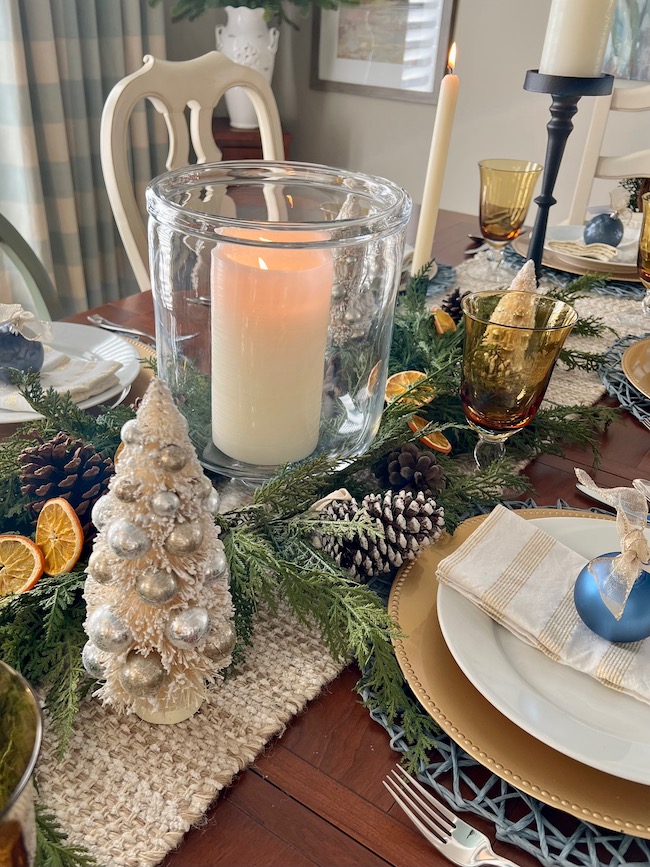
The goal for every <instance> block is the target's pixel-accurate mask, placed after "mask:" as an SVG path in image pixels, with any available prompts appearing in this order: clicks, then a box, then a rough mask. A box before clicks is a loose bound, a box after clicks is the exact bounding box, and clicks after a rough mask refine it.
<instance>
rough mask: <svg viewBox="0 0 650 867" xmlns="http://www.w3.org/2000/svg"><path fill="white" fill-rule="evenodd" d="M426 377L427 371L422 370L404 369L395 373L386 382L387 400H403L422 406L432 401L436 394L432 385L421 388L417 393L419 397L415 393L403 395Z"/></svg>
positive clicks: (412, 404) (389, 401)
mask: <svg viewBox="0 0 650 867" xmlns="http://www.w3.org/2000/svg"><path fill="white" fill-rule="evenodd" d="M426 378H427V375H426V373H422V372H421V371H420V370H402V371H401V372H400V373H394V374H393V375H392V376H389V377H388V380H387V382H386V400H387V401H388V403H392V402H393V401H394V400H401V401H403V402H405V403H409V404H411V406H422V405H423V404H425V403H431V401H432V400H433V398H434V397H435V396H436V394H435V391H434V390H433V388H432V387H431V386H430V385H429V386H426V387H423V388H421V389H419V390H418V391H417V392H416V393H415V394H417V397H415V395H409V396H408V397H402V395H403V394H404V392H406V391H408V390H409V388H412V387H413V386H414V385H417V383H418V382H420V381H421V380H423V379H426Z"/></svg>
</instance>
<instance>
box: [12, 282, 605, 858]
mask: <svg viewBox="0 0 650 867" xmlns="http://www.w3.org/2000/svg"><path fill="white" fill-rule="evenodd" d="M593 283H594V281H593V280H591V279H590V278H581V279H580V280H576V281H575V282H574V283H573V284H571V286H569V287H567V288H566V289H563V290H560V292H559V293H557V294H561V295H562V296H563V298H564V300H571V299H573V300H575V298H576V297H580V295H581V294H585V293H586V292H588V291H589V289H590V288H591V287H592V286H593ZM427 286H428V281H427V280H426V278H425V269H423V270H422V271H421V272H420V273H419V274H418V275H416V276H415V277H414V278H413V279H412V280H411V281H410V284H409V286H408V288H407V291H406V292H405V293H403V295H402V296H401V300H400V304H399V307H398V310H397V314H396V321H395V330H394V339H393V346H392V351H391V357H390V364H389V369H390V372H391V373H392V372H396V371H400V370H407V369H416V370H421V371H423V372H425V373H426V375H427V376H426V379H424V380H422V381H420V382H418V383H416V384H415V385H414V386H413V387H412V388H411V389H410V390H409V392H408V393H407V394H408V396H410V397H414V398H417V395H418V392H420V393H421V394H426V393H427V390H430V389H431V387H432V386H433V387H435V394H436V396H435V399H434V400H433V401H432V402H431V403H429V404H427V405H426V406H424V407H422V408H420V409H419V410H418V414H419V415H423V416H424V417H425V418H426V419H427V421H428V425H427V427H426V428H424V429H423V430H421V431H419V432H418V433H417V434H413V433H412V431H411V430H410V429H409V427H408V424H407V422H408V420H409V418H410V417H411V415H412V414H413V409H412V405H408V404H406V403H405V402H399V401H396V402H394V403H392V404H390V405H389V406H388V407H387V408H386V409H385V410H384V413H383V415H382V421H381V425H380V428H379V431H378V433H377V435H376V436H375V438H374V440H373V442H372V444H371V446H370V448H369V449H368V451H367V452H366V453H365V454H363V455H359V456H357V457H355V458H353V459H351V460H349V461H346V462H345V465H343V466H341V463H340V462H339V461H337V460H336V459H335V458H330V457H328V456H325V455H320V456H317V457H313V458H309V459H307V460H304V461H301V462H300V463H298V464H295V465H293V466H286V467H284V468H282V469H281V470H279V471H278V472H277V473H276V474H275V475H274V476H273V477H272V478H271V479H269V480H268V481H267V482H266V483H265V484H264V485H262V486H261V487H260V488H259V489H258V490H257V491H256V492H255V495H254V498H253V502H252V503H251V505H250V506H246V507H243V508H240V509H234V510H231V511H229V512H227V513H225V514H222V515H218V516H217V518H216V520H217V522H218V523H219V525H220V526H221V530H222V535H221V538H222V539H223V541H224V545H225V548H226V553H227V556H228V561H229V566H230V571H231V576H232V581H231V593H232V597H233V602H234V605H235V609H236V616H235V625H236V629H237V635H238V645H237V647H236V649H235V652H234V654H233V659H234V660H235V662H234V663H233V665H234V666H235V667H236V664H237V661H240V660H241V659H242V658H243V657H244V655H245V653H246V648H247V645H248V644H250V640H251V635H252V630H253V625H254V619H255V612H256V610H257V609H258V607H259V606H260V605H265V606H270V607H271V608H272V609H277V607H278V606H279V605H281V604H287V605H289V606H290V608H291V609H292V611H293V612H294V614H295V615H296V616H297V617H298V618H299V619H300V620H301V621H302V622H305V623H309V624H313V622H314V621H316V623H317V624H318V626H319V628H320V630H321V632H322V635H323V638H324V639H325V641H326V642H327V644H328V646H329V648H330V650H331V652H332V654H333V656H334V657H335V658H337V659H340V660H347V659H349V658H350V656H351V657H353V658H354V659H355V660H356V661H357V662H358V664H359V666H360V667H361V669H362V670H363V672H364V674H363V677H362V679H361V680H360V682H359V684H358V685H357V689H358V690H359V691H361V690H363V689H365V688H368V689H369V690H370V691H371V692H372V693H373V694H374V695H375V696H376V700H377V701H378V702H379V703H380V705H381V710H382V712H383V713H384V714H385V716H386V718H387V719H388V721H389V722H390V723H391V724H398V725H400V726H401V727H403V729H404V732H405V735H404V736H405V739H406V741H407V742H408V743H409V744H410V745H411V751H410V754H409V756H408V761H409V764H410V765H411V766H412V767H414V766H415V765H416V764H417V762H418V761H420V760H422V761H425V760H426V756H427V752H428V750H430V748H431V747H432V745H433V744H434V742H435V735H436V728H435V724H434V722H433V720H432V719H431V717H430V716H429V715H428V714H427V713H425V712H424V711H423V710H422V709H421V707H420V705H419V704H418V703H417V702H416V701H415V700H414V699H413V698H412V696H411V695H410V693H409V691H408V689H407V688H406V686H405V683H404V679H403V676H402V673H401V670H400V668H399V665H398V663H397V660H396V658H395V655H394V653H393V650H392V645H391V638H392V637H394V636H395V635H396V634H398V626H397V624H395V623H393V622H392V621H391V619H390V618H389V616H388V614H387V612H386V609H385V606H384V604H383V602H382V601H381V599H380V597H379V596H378V595H377V593H375V592H374V591H373V590H372V589H371V588H370V587H368V586H365V585H363V584H359V583H358V582H356V581H355V580H353V579H352V578H351V577H350V575H349V574H347V573H346V572H345V571H344V570H342V569H340V568H339V567H338V566H337V565H336V564H335V563H334V561H333V560H332V559H331V558H329V557H327V556H326V555H325V554H324V553H323V552H322V551H319V550H317V549H316V548H314V546H313V545H312V544H311V539H312V538H313V537H314V535H315V534H321V535H334V536H340V537H341V538H344V539H347V540H350V541H354V539H355V538H358V536H359V534H360V533H361V534H364V535H365V536H366V537H367V538H371V537H372V534H373V533H377V532H378V530H377V526H376V524H375V522H373V521H372V520H371V519H370V517H369V516H368V515H367V514H365V513H361V514H358V515H355V520H354V521H337V520H328V519H327V518H326V517H324V516H323V515H315V514H314V513H310V512H309V511H308V510H309V508H310V506H311V505H312V504H313V503H314V502H315V501H316V500H318V499H319V498H321V497H323V496H325V495H327V494H329V493H330V492H331V491H333V490H335V489H336V488H340V487H345V488H347V489H348V490H349V491H350V493H351V494H352V495H353V496H354V497H356V498H357V499H358V501H361V500H363V498H364V497H365V496H367V495H368V494H370V493H376V492H378V491H380V490H381V488H382V484H381V482H380V481H379V479H378V478H377V476H376V475H375V472H374V469H375V468H376V466H377V465H378V463H381V462H382V460H385V458H386V456H387V455H388V453H390V452H391V451H393V452H394V451H397V450H399V449H401V448H402V447H403V445H404V444H405V443H408V442H412V443H418V440H419V438H420V437H421V436H424V435H425V434H427V433H432V432H433V431H435V430H440V431H444V433H445V436H447V438H448V439H449V440H450V441H451V443H452V446H453V450H452V453H451V454H450V455H441V454H440V455H436V459H437V462H438V463H439V464H440V466H441V468H442V472H443V475H444V479H445V488H444V491H443V492H442V493H441V494H440V495H437V496H436V499H437V500H438V505H440V506H442V507H443V508H444V511H445V522H446V527H447V529H448V530H449V531H450V532H451V531H453V530H454V529H455V527H456V526H457V524H458V523H459V522H460V521H461V520H462V519H463V518H464V516H466V515H467V514H469V513H473V512H475V511H476V509H477V507H478V508H479V509H484V508H489V507H491V506H493V505H494V504H495V503H496V502H498V501H499V499H500V498H501V497H502V494H503V491H504V490H509V491H516V492H517V493H523V492H524V491H526V490H528V489H529V484H528V482H527V480H526V479H525V478H522V476H520V475H519V474H518V472H517V469H516V466H517V464H518V463H519V462H520V461H522V460H526V459H531V458H533V457H534V456H535V455H536V454H539V453H540V452H545V453H552V454H562V453H563V450H564V449H565V448H567V447H570V446H571V447H573V446H575V447H578V448H588V447H590V448H591V449H592V451H593V453H594V458H595V460H596V459H597V457H598V451H597V443H598V438H599V436H600V434H601V433H602V431H603V430H604V429H605V428H606V426H607V425H608V424H609V423H610V422H611V421H612V420H613V418H614V417H615V415H616V413H615V411H614V410H612V409H610V408H608V407H602V406H593V407H583V406H573V407H564V406H549V407H546V408H545V409H543V410H541V411H539V412H538V413H537V416H536V417H535V419H534V420H533V421H532V422H531V424H530V425H529V426H528V427H527V428H525V429H523V430H522V431H520V432H519V433H518V434H517V436H516V437H514V438H513V439H512V441H511V443H510V444H509V447H508V452H507V457H505V458H502V459H500V460H499V461H497V462H495V463H493V464H491V465H490V466H488V467H487V468H486V469H484V470H481V471H474V470H473V469H472V470H470V471H468V470H467V464H466V462H463V460H458V457H462V456H463V455H464V454H466V453H467V452H469V451H471V449H472V448H473V446H474V441H475V434H474V433H473V432H472V431H471V430H469V428H468V426H467V424H466V423H465V418H464V415H463V411H462V407H461V404H460V400H459V397H458V389H459V380H460V361H461V358H462V325H461V326H460V327H459V328H458V329H457V330H456V331H455V332H451V333H449V332H448V333H445V334H442V335H438V334H437V332H436V331H435V325H434V323H433V318H432V316H431V314H430V312H429V311H428V310H427V309H426V308H425V305H424V296H425V293H426V288H427ZM581 327H582V329H583V333H591V334H602V333H604V331H605V329H606V326H605V325H604V324H603V323H601V322H600V321H599V320H596V319H594V318H591V317H587V318H586V319H583V320H582V326H581ZM577 330H578V328H576V331H577ZM610 330H611V329H610ZM597 359H598V357H597V356H587V357H582V356H579V355H577V354H575V353H573V354H571V353H569V354H568V355H567V356H566V357H565V361H566V362H567V363H568V364H569V365H575V366H577V367H582V368H585V367H586V368H587V369H591V368H592V367H593V365H594V364H596V362H597ZM16 382H17V383H18V384H19V386H20V389H21V392H22V393H23V395H24V396H25V397H26V398H27V400H28V401H29V403H30V404H31V405H32V406H33V407H34V409H36V410H37V411H38V412H39V413H40V414H41V415H42V416H43V418H42V419H41V420H40V421H38V422H33V423H31V424H28V425H23V426H22V427H21V428H20V429H19V430H18V431H17V432H16V433H15V434H13V435H12V436H11V437H9V438H7V439H5V440H4V441H3V444H2V449H0V532H14V533H15V532H19V533H24V534H25V535H29V534H30V532H31V523H30V516H29V511H28V508H27V506H28V502H27V499H26V497H25V496H24V495H23V494H22V493H21V491H20V482H19V476H20V465H19V461H18V457H19V455H20V453H21V452H22V451H23V449H25V448H29V447H31V446H33V444H34V441H35V438H36V437H41V438H42V439H45V440H47V439H50V438H52V437H54V436H55V435H56V434H58V433H59V432H63V433H64V434H66V435H67V436H68V437H70V438H72V439H80V440H82V441H83V442H84V443H92V444H93V446H94V448H95V450H96V451H97V452H98V453H100V454H101V455H102V456H103V457H104V458H107V459H108V458H110V459H112V458H113V456H114V453H115V450H116V448H117V446H118V445H119V443H120V430H121V427H122V424H123V423H124V422H125V421H127V420H128V419H129V418H132V417H133V415H134V413H133V410H132V409H131V408H130V407H126V406H119V407H116V408H114V409H110V410H108V411H106V412H104V413H102V414H101V415H99V416H96V417H95V416H93V415H91V414H89V413H87V412H85V411H83V410H80V409H79V408H78V407H77V406H75V404H74V403H73V402H72V401H71V400H70V398H69V397H68V396H66V395H59V394H57V393H56V392H54V391H53V390H49V391H47V392H45V391H43V389H42V388H41V385H40V381H39V378H38V375H37V374H31V375H19V374H18V375H16ZM182 391H183V395H184V400H185V401H187V405H186V406H184V407H182V408H183V409H184V411H186V415H187V416H188V421H189V426H190V432H191V435H192V437H193V441H194V443H195V445H197V447H200V445H201V443H203V444H205V442H206V441H207V438H208V436H209V412H210V409H209V406H210V404H209V400H208V399H207V398H208V397H209V380H208V379H207V377H205V376H204V375H202V374H200V373H199V372H198V371H196V370H193V369H191V368H188V371H187V378H186V381H185V382H184V383H183V384H182ZM182 402H184V401H183V400H182V399H181V400H180V401H179V403H182ZM418 447H419V446H418ZM85 565H86V564H85V562H83V561H80V562H79V563H78V565H77V567H76V569H75V571H74V572H72V573H70V574H67V575H58V576H55V577H44V578H41V580H40V581H39V582H38V583H37V584H36V586H35V587H34V588H33V589H32V590H30V591H28V592H27V593H24V594H21V595H16V596H11V597H7V598H5V599H3V600H0V654H1V655H2V657H3V658H4V659H6V661H7V662H8V663H9V664H10V665H12V666H13V667H14V668H17V669H18V670H19V671H21V672H22V673H23V674H24V675H25V677H27V679H28V680H29V681H30V682H31V683H33V684H34V685H38V686H40V687H41V688H42V689H43V690H44V692H45V695H46V709H47V711H48V720H49V724H51V725H52V727H53V729H54V730H55V732H56V734H57V737H58V741H59V749H60V751H61V752H63V751H64V750H65V749H66V746H67V744H68V742H69V739H70V736H71V734H72V731H73V725H74V716H75V713H76V711H77V708H78V704H79V701H80V700H81V698H82V697H83V695H84V694H85V693H86V692H87V691H88V690H89V689H90V688H91V686H92V684H91V683H90V681H89V680H88V679H86V678H85V677H84V675H83V670H82V666H81V649H82V647H83V644H84V643H85V640H86V636H85V633H84V631H83V628H82V623H83V620H84V617H85V609H84V602H83V597H82V591H83V586H84V582H85V574H84V572H83V569H84V567H85ZM39 821H40V825H41V837H40V838H39V839H40V841H41V842H40V843H39V845H42V846H45V847H49V849H48V852H49V854H48V855H47V857H48V858H50V860H49V861H48V860H44V861H42V863H43V864H45V863H47V864H60V865H62V867H64V865H70V867H72V865H86V864H91V863H93V862H92V860H91V859H88V858H87V857H86V856H85V854H84V853H83V852H81V851H80V850H75V849H74V847H73V848H72V849H71V848H69V847H66V845H65V842H64V841H63V840H62V837H61V835H60V831H59V830H58V829H57V828H56V827H55V825H53V824H52V823H51V817H49V816H48V815H47V814H45V813H41V816H40V820H39ZM52 853H54V854H52ZM66 853H68V854H66ZM66 858H67V860H66ZM56 859H58V860H56ZM75 859H76V860H75ZM84 859H85V860H84Z"/></svg>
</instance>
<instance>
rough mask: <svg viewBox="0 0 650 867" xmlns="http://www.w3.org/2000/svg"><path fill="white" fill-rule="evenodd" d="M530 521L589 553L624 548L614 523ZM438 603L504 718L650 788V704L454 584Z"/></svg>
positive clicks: (470, 670)
mask: <svg viewBox="0 0 650 867" xmlns="http://www.w3.org/2000/svg"><path fill="white" fill-rule="evenodd" d="M533 523H534V524H535V525H536V526H538V527H539V528H540V529H542V530H544V531H545V532H547V533H549V534H550V535H551V536H553V538H555V539H557V540H558V541H560V542H562V543H563V544H565V545H567V547H570V548H572V549H573V550H574V551H577V552H578V553H579V554H582V555H583V556H584V557H588V558H592V557H595V556H597V555H598V554H602V553H605V552H606V551H615V550H617V549H618V547H619V546H618V537H617V535H616V525H615V523H614V522H600V521H593V520H591V519H589V518H573V517H568V516H562V517H559V516H558V517H557V518H537V519H533ZM646 536H647V538H648V540H650V529H649V530H646ZM437 604H438V617H439V621H440V627H441V630H442V634H443V636H444V639H445V641H446V643H447V646H448V648H449V650H450V652H451V654H452V656H453V657H454V659H455V660H456V662H457V663H458V666H459V667H460V669H461V670H462V671H463V673H464V674H465V676H466V677H467V678H468V680H469V681H470V682H471V683H472V684H473V686H474V687H475V688H476V689H477V690H478V691H479V692H480V693H481V694H482V695H483V696H484V697H485V698H486V699H487V700H488V701H489V702H490V704H492V705H493V706H494V707H495V708H496V709H497V710H499V711H500V712H501V713H502V714H504V716H506V717H507V718H508V719H510V720H511V721H512V722H514V723H515V724H516V725H517V726H519V727H520V728H521V729H523V730H524V731H526V732H528V734H530V735H532V736H533V737H535V738H537V739H538V740H539V741H541V742H543V743H545V744H547V745H548V746H550V747H552V748H554V749H555V750H558V751H559V752H560V753H562V754H564V755H566V756H570V757H571V758H574V759H576V760H577V761H579V762H582V763H583V764H586V765H589V766H590V767H593V768H596V769H598V770H601V771H604V772H606V773H608V774H612V775H614V776H616V777H620V778H622V779H625V780H632V781H634V782H638V783H642V784H645V785H650V704H646V703H645V702H642V701H640V700H637V699H634V698H632V697H631V696H627V695H624V694H622V693H619V692H616V691H615V690H613V689H610V688H608V687H606V686H604V685H603V684H601V683H599V682H598V681H597V680H595V679H594V678H592V677H590V676H589V675H586V674H583V673H581V672H578V671H575V670H574V669H572V668H570V667H569V666H566V665H562V664H561V663H558V662H554V661H553V660H551V659H549V658H548V657H547V656H545V655H544V654H543V653H542V652H541V651H539V650H536V649H535V648H533V647H531V646H530V645H527V644H525V643H524V642H522V641H520V640H519V639H518V638H516V637H515V636H514V635H513V634H512V633H511V632H509V631H508V630H506V629H505V628H504V627H502V626H500V625H499V624H497V623H496V622H495V621H493V620H492V619H491V618H490V617H488V616H487V615H486V614H484V613H483V612H482V611H481V610H480V609H479V608H477V607H476V606H475V605H473V604H472V603H471V602H470V601H469V600H467V599H466V598H465V597H464V596H461V595H460V594H459V593H457V592H456V591H455V590H453V589H451V588H449V587H445V586H440V587H439V588H438V600H437ZM648 640H650V639H648Z"/></svg>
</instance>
